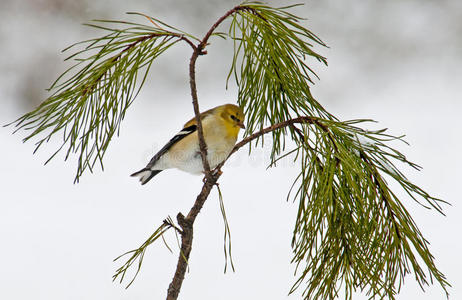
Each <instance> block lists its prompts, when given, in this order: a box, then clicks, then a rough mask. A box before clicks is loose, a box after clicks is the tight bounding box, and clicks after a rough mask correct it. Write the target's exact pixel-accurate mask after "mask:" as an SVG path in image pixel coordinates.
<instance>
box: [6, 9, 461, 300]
mask: <svg viewBox="0 0 462 300" xmlns="http://www.w3.org/2000/svg"><path fill="white" fill-rule="evenodd" d="M153 2H154V3H153ZM383 2H385V1H368V2H365V1H359V0H349V1H334V0H329V1H322V2H321V1H318V2H315V1H309V2H307V5H305V6H303V7H301V8H297V9H296V10H295V12H296V13H297V14H298V15H301V16H303V17H306V18H307V19H308V20H307V21H306V23H305V25H306V26H307V27H308V28H310V29H311V30H312V31H313V32H315V33H317V34H318V35H319V36H320V37H321V38H322V39H323V40H324V41H325V42H326V43H327V44H328V45H329V46H330V48H329V49H321V48H317V50H319V51H320V52H321V54H323V55H325V56H327V58H328V61H329V66H328V67H325V66H322V65H315V66H314V69H315V70H316V71H317V73H318V75H319V76H320V78H321V80H320V81H318V82H316V85H315V86H314V87H313V88H312V91H313V94H314V96H315V97H316V99H318V101H320V102H321V103H322V104H323V105H324V106H325V107H326V108H327V109H328V110H329V111H330V112H332V113H334V114H335V115H337V117H339V118H340V119H342V120H347V119H353V118H372V119H375V120H377V121H379V125H378V126H380V127H387V128H389V130H390V133H392V134H395V135H401V134H406V140H407V141H408V142H409V143H410V146H406V145H399V146H398V147H399V149H400V150H402V151H403V152H404V153H405V154H406V156H407V157H408V159H410V160H411V161H413V162H416V163H418V164H419V165H421V166H422V167H423V171H421V172H415V171H412V170H409V169H404V171H405V173H406V174H407V175H408V176H409V178H410V179H411V180H412V181H414V182H415V183H416V184H418V185H419V186H421V187H422V188H424V189H425V190H426V191H428V192H429V193H430V194H432V195H434V196H436V197H439V198H442V199H444V200H446V201H449V202H451V203H452V206H446V207H444V209H445V212H446V215H447V216H446V217H443V216H441V215H439V214H437V213H436V212H435V211H429V210H426V209H423V208H422V207H420V206H418V205H416V204H415V203H414V202H413V201H412V200H411V199H409V198H408V197H406V195H405V194H403V193H399V195H401V196H402V201H403V203H404V204H405V206H406V207H407V208H408V211H409V212H410V213H411V214H412V216H413V217H414V218H415V220H416V222H417V224H418V226H419V228H420V229H421V231H422V232H423V234H424V236H425V237H426V238H427V239H428V240H429V242H430V243H431V248H430V249H431V251H432V253H433V254H434V256H435V257H436V264H437V266H438V267H439V269H440V270H441V271H442V272H443V273H444V274H446V275H447V277H448V279H449V281H450V283H451V284H452V285H453V287H452V288H450V290H449V292H450V294H451V297H450V299H462V288H461V284H462V276H461V275H460V269H461V267H462V262H461V259H460V253H461V252H462V242H461V239H460V229H461V228H462V220H461V218H460V216H461V214H462V209H461V206H460V204H459V185H460V179H461V176H460V172H459V169H460V168H462V163H461V155H460V143H461V142H460V136H461V133H460V132H461V129H462V128H461V127H462V126H461V125H460V114H461V112H462V105H461V102H460V100H461V93H460V87H461V84H462V54H461V53H462V42H461V36H462V22H461V21H460V20H462V4H461V3H462V2H461V1H457V0H454V1H418V0H408V1H387V2H386V3H383ZM163 3H164V1H147V0H146V1H145V0H143V1H141V0H140V1H122V0H113V1H107V0H104V1H103V0H97V1H89V0H88V1H70V0H66V1H59V0H37V1H32V0H31V1H14V0H3V1H2V2H1V3H0V45H1V50H0V54H1V55H0V70H2V71H1V72H0V95H1V97H2V99H3V100H2V108H1V110H0V124H2V125H3V124H5V123H7V122H10V121H12V120H14V119H15V118H17V117H18V116H19V115H21V114H23V113H25V112H26V111H28V110H30V109H32V108H33V107H34V106H35V105H37V104H38V103H39V102H40V101H42V100H43V99H44V98H46V97H47V93H46V92H45V91H44V89H45V88H47V87H48V86H49V84H50V83H51V82H52V81H53V80H54V79H55V78H56V77H57V76H58V74H59V72H61V71H63V70H64V69H65V68H66V66H68V65H66V64H65V63H62V60H63V58H64V57H65V56H64V55H62V54H60V50H61V49H63V48H65V47H66V46H68V45H69V44H71V43H73V42H76V41H79V40H82V39H85V38H89V37H93V36H95V35H98V34H99V33H98V32H96V31H94V30H90V29H88V28H85V27H83V26H81V25H80V24H81V23H84V22H87V21H88V20H91V19H95V18H107V19H122V18H127V16H126V15H124V12H127V11H139V12H144V13H146V14H148V15H152V16H156V17H160V18H161V19H163V20H165V21H167V22H168V23H170V24H172V25H175V26H177V27H180V28H183V29H186V30H188V29H190V31H191V32H192V33H193V34H196V35H198V36H202V35H203V33H204V32H205V31H206V30H207V29H208V28H209V26H210V25H211V24H212V23H213V22H214V21H215V20H216V19H217V18H218V17H219V16H220V15H221V14H223V13H224V12H225V11H226V10H227V9H229V8H231V7H232V6H233V5H234V4H235V3H238V2H237V1H186V0H183V1H180V0H174V1H169V2H168V3H169V4H168V5H166V4H163ZM290 3H293V2H291V1H287V2H284V1H270V4H273V5H281V4H290ZM223 28H225V27H223ZM223 28H222V29H223ZM227 46H228V47H229V46H230V44H227V43H226V42H225V41H221V40H219V39H215V40H212V45H210V46H209V48H208V52H209V54H208V55H207V56H203V57H200V59H199V61H198V67H197V68H198V89H199V97H200V104H201V107H202V108H203V109H207V108H210V107H213V106H216V105H220V104H223V103H228V102H231V103H233V102H235V99H236V93H235V91H234V89H230V90H228V91H225V81H224V80H225V78H226V71H227V68H228V66H229V62H230V59H229V56H226V54H229V52H227V51H226V49H227V48H226V47H227ZM189 55H190V53H189V49H188V48H187V47H184V46H180V47H177V48H174V49H172V51H171V52H169V53H167V54H166V56H165V58H163V59H161V60H159V62H158V63H157V64H156V65H155V66H154V67H153V69H152V71H151V72H152V74H151V75H150V77H149V82H148V84H147V85H146V88H145V89H144V90H143V91H142V93H141V94H140V96H139V97H138V99H137V100H136V101H135V103H134V104H133V106H132V107H131V108H130V110H129V112H128V114H127V117H126V118H125V121H124V123H123V125H122V129H121V133H120V137H118V138H115V139H114V140H113V141H112V144H111V146H110V149H109V150H108V153H107V155H106V157H105V171H104V172H101V171H100V170H98V171H96V172H95V173H94V174H89V173H88V174H84V176H83V177H82V179H81V182H80V183H79V184H76V185H74V184H73V178H74V175H75V167H76V165H75V161H68V162H63V157H62V156H61V157H58V158H57V159H55V160H53V161H52V162H51V163H50V164H48V165H47V166H43V162H44V161H45V160H46V159H47V158H48V156H49V155H50V154H51V153H52V152H53V149H55V147H56V144H50V145H47V146H46V147H45V148H44V149H43V150H41V151H39V153H38V154H36V155H32V151H33V149H34V147H33V144H32V143H27V144H23V143H22V142H21V137H22V136H23V134H22V133H18V134H16V135H11V132H12V129H11V128H9V127H7V128H1V129H0V141H1V148H0V154H1V155H0V165H1V166H2V172H0V205H1V206H0V238H1V241H2V247H0V257H2V271H1V272H0V298H1V299H9V300H10V299H11V300H13V299H14V300H15V299H31V298H33V299H37V300H39V299H47V300H49V299H121V300H122V299H163V298H165V295H166V290H167V287H168V284H169V282H170V280H171V278H172V276H173V273H174V269H175V267H176V261H177V254H178V253H177V251H176V250H177V248H176V240H175V237H174V235H173V234H172V233H170V234H168V235H167V241H168V242H169V244H170V246H171V247H172V249H174V250H175V252H174V254H171V253H170V252H169V251H168V250H167V249H166V248H165V247H164V246H163V245H162V244H161V243H159V244H156V245H153V246H151V248H149V250H148V252H147V254H146V256H145V261H144V265H143V269H142V271H141V273H140V275H139V276H138V278H137V280H136V281H135V283H134V284H133V285H132V286H131V287H130V288H129V289H128V290H125V289H124V285H119V284H117V283H112V281H111V276H112V275H113V273H114V271H115V270H116V268H117V267H118V266H119V265H120V264H118V263H113V262H112V259H113V258H115V257H117V256H118V255H120V254H121V253H123V252H125V251H128V250H131V249H133V248H136V247H138V246H139V245H141V243H143V242H144V241H145V240H146V239H147V238H148V236H149V235H150V234H151V233H152V232H153V231H154V229H155V228H156V227H157V226H158V225H160V224H161V222H162V220H163V219H164V218H166V217H167V216H172V217H174V216H176V214H177V213H178V212H180V211H181V212H183V213H186V212H187V211H189V209H190V207H191V206H192V204H193V201H194V199H195V197H196V195H197V193H198V192H199V190H200V187H201V185H202V181H201V179H202V178H201V177H200V176H193V175H189V174H185V173H181V172H180V171H176V170H169V171H166V172H163V173H161V174H159V175H158V176H157V177H155V178H154V179H153V180H152V181H151V182H150V183H149V184H147V185H145V186H140V185H139V184H138V181H137V180H135V179H133V178H130V177H129V176H128V175H129V174H131V173H132V172H134V171H136V170H138V169H140V168H141V167H143V166H144V165H145V164H146V162H147V161H148V160H149V159H150V157H151V156H152V155H153V154H154V153H155V152H156V150H158V149H160V148H161V147H162V146H163V144H164V143H165V142H166V141H168V140H169V138H170V137H171V136H172V135H173V134H174V133H176V131H177V130H178V129H179V128H180V127H181V126H182V124H183V123H184V121H185V120H187V119H189V118H190V117H192V108H191V100H190V97H189V86H188V77H187V66H188V59H189ZM267 156H268V151H267V149H262V150H257V151H255V152H254V153H253V154H252V155H251V156H250V157H249V156H248V155H247V152H246V151H241V152H240V153H238V154H237V155H236V156H235V157H234V158H233V159H232V161H230V164H229V165H227V166H226V167H225V168H224V170H223V171H224V174H223V176H222V177H221V178H220V187H221V190H222V192H223V194H224V201H225V206H226V209H227V216H228V220H229V222H230V226H231V233H232V247H233V248H232V249H233V258H234V263H235V267H236V272H235V273H232V272H231V273H227V274H223V267H224V255H223V221H222V218H221V214H220V210H219V205H218V197H217V192H216V191H212V193H211V196H210V197H209V200H208V201H207V203H206V204H205V207H204V209H203V210H202V212H201V214H200V215H199V217H198V219H197V222H196V226H195V236H194V243H193V250H192V254H191V258H190V269H189V270H190V271H189V273H187V274H186V279H185V281H184V284H183V287H182V290H181V294H180V299H214V300H228V299H286V298H287V299H299V298H300V297H299V294H295V295H293V296H290V297H287V293H288V291H289V289H290V286H291V284H292V283H293V282H294V277H293V266H291V265H290V264H289V262H290V259H291V249H290V240H291V234H292V229H293V225H294V220H295V212H296V204H293V203H291V202H286V201H285V199H286V194H287V191H288V189H289V187H290V184H291V182H292V180H293V178H294V177H295V176H296V172H297V168H296V167H297V166H296V165H294V164H292V163H290V162H285V163H282V164H281V166H280V167H278V168H276V169H270V170H266V162H267ZM417 298H418V299H431V300H435V299H445V296H444V293H443V292H442V290H441V289H440V288H439V287H438V286H437V285H435V286H430V287H428V288H427V289H426V293H423V292H422V291H421V290H420V288H419V286H418V285H417V284H416V283H415V282H414V280H413V276H412V275H410V276H408V277H407V280H406V283H405V285H404V286H403V288H402V292H401V293H400V295H399V296H398V297H397V299H417ZM354 299H367V298H366V297H364V296H363V295H356V296H355V297H354Z"/></svg>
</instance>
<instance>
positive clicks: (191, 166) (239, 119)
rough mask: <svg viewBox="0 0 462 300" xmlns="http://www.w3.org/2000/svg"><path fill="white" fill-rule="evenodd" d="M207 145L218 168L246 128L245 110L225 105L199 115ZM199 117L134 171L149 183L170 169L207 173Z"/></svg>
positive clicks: (212, 160)
mask: <svg viewBox="0 0 462 300" xmlns="http://www.w3.org/2000/svg"><path fill="white" fill-rule="evenodd" d="M199 117H200V120H201V123H202V129H203V133H204V140H205V144H206V145H207V160H208V162H209V165H210V168H211V169H214V168H215V167H216V166H218V165H219V164H220V163H221V162H223V161H224V160H225V159H226V158H228V156H229V154H230V153H231V151H232V150H233V147H234V145H235V144H236V140H237V136H238V134H239V130H240V129H241V128H242V129H245V126H244V112H243V110H242V108H240V107H239V106H237V105H234V104H224V105H220V106H217V107H214V108H212V109H209V110H207V111H205V112H203V113H201V114H200V115H199ZM197 132H198V131H197V122H196V118H195V117H194V118H192V119H191V120H189V121H188V122H186V124H185V125H184V126H183V129H181V130H180V132H178V133H177V134H176V135H175V136H174V137H173V138H172V139H170V141H169V142H168V143H167V144H166V145H165V146H164V147H163V148H162V149H160V150H159V152H157V153H156V154H155V155H154V156H153V157H152V158H151V160H150V161H149V163H148V164H147V165H146V167H144V168H143V169H141V170H139V171H138V172H135V173H133V174H131V175H130V176H133V177H138V178H139V180H140V182H141V184H142V185H144V184H146V183H147V182H148V181H149V180H151V179H152V178H153V177H154V176H156V175H157V174H159V173H160V172H162V171H163V170H166V169H172V168H176V169H179V170H182V171H185V172H188V173H191V174H201V173H203V172H204V168H203V165H202V157H201V152H200V147H199V137H198V133H197Z"/></svg>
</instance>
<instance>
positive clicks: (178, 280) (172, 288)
mask: <svg viewBox="0 0 462 300" xmlns="http://www.w3.org/2000/svg"><path fill="white" fill-rule="evenodd" d="M241 9H243V8H242V7H241V6H236V7H234V8H233V9H231V10H229V11H228V12H227V13H226V14H224V15H223V16H222V17H221V18H219V19H218V21H216V22H215V23H214V24H213V25H212V27H211V28H210V30H209V31H208V32H207V33H206V35H205V36H204V38H203V39H202V40H201V42H200V43H199V44H198V45H197V46H195V47H193V49H194V51H193V54H192V56H191V59H190V61H189V85H190V88H191V97H192V104H193V108H194V114H195V118H196V123H197V133H198V138H199V147H200V154H201V158H202V165H203V167H204V173H205V182H204V185H203V186H202V190H201V192H200V194H199V195H198V196H197V198H196V201H195V202H194V205H193V207H192V208H191V210H190V211H189V213H188V215H187V217H186V218H185V217H184V216H183V214H181V213H179V214H178V215H177V221H178V224H179V225H180V227H181V229H182V231H181V249H180V255H179V257H178V263H177V267H176V271H175V275H174V276H173V279H172V282H171V283H170V285H169V287H168V292H167V300H176V299H177V298H178V294H179V292H180V289H181V286H182V284H183V280H184V275H185V273H186V269H187V265H188V260H189V255H190V253H191V247H192V240H193V225H194V221H195V220H196V217H197V215H198V214H199V212H200V211H201V209H202V206H203V205H204V203H205V201H206V200H207V197H208V196H209V194H210V191H211V190H212V188H213V186H214V185H215V184H216V182H217V180H218V178H219V177H220V176H221V174H220V173H219V172H215V173H213V174H212V173H211V172H210V165H209V162H208V160H207V145H206V143H205V140H204V131H203V127H202V122H201V119H200V110H199V103H198V97H197V86H196V71H195V67H196V61H197V58H198V57H199V55H204V54H207V51H205V50H204V49H205V47H206V45H207V42H208V39H209V38H210V36H211V35H212V33H213V31H214V30H215V29H216V28H217V27H218V25H220V24H221V23H222V22H223V21H224V20H225V19H226V18H227V17H229V16H230V15H232V14H233V13H235V12H236V11H238V10H241Z"/></svg>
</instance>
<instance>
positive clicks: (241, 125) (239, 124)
mask: <svg viewBox="0 0 462 300" xmlns="http://www.w3.org/2000/svg"><path fill="white" fill-rule="evenodd" d="M237 126H239V127H241V128H242V129H245V126H244V123H243V122H239V123H237Z"/></svg>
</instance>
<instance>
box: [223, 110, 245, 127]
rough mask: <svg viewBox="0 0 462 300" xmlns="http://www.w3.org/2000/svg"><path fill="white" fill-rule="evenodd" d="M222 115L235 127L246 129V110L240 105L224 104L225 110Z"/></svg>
mask: <svg viewBox="0 0 462 300" xmlns="http://www.w3.org/2000/svg"><path fill="white" fill-rule="evenodd" d="M221 117H222V118H223V119H224V120H225V122H226V123H228V124H231V125H232V126H233V127H240V128H242V129H245V126H244V112H243V111H242V109H241V108H240V107H239V106H237V105H234V104H225V105H223V112H222V113H221ZM238 131H239V128H238Z"/></svg>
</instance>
